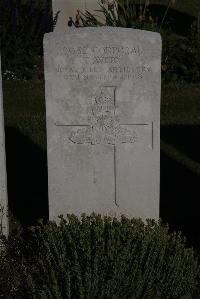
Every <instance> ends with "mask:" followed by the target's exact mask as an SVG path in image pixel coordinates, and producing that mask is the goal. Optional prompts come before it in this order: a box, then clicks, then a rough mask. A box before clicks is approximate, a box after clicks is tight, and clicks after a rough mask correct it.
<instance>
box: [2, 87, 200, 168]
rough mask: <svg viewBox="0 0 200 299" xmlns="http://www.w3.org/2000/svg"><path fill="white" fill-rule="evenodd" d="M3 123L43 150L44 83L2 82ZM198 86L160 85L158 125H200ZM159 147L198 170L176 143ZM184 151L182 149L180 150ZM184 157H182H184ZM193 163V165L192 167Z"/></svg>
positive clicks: (44, 146) (44, 121) (44, 141)
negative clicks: (159, 122)
mask: <svg viewBox="0 0 200 299" xmlns="http://www.w3.org/2000/svg"><path fill="white" fill-rule="evenodd" d="M3 89H4V110H5V125H6V126H7V127H14V128H16V129H18V130H19V131H20V132H21V133H22V134H23V135H25V136H27V137H29V138H30V139H31V141H32V142H33V143H34V144H36V145H38V146H39V147H40V148H41V149H43V150H46V119H45V100H44V99H45V95H44V82H34V81H24V82H20V81H4V84H3ZM199 98H200V85H199V84H190V85H187V84H170V85H163V87H162V100H161V127H163V126H175V125H176V126H177V125H179V126H199V125H200V114H199V111H200V101H199ZM161 149H162V150H163V151H164V152H166V153H169V155H170V156H171V157H172V158H174V159H178V157H181V158H180V161H181V162H182V163H183V161H184V165H188V167H189V169H191V168H193V169H194V171H195V172H198V171H199V169H200V165H199V164H198V165H196V163H197V162H194V161H193V157H190V158H187V155H184V154H181V153H180V150H178V149H177V144H176V146H173V145H169V144H168V142H166V141H163V142H162V143H161ZM183 150H184V149H183ZM184 157H185V158H184ZM195 165H196V167H195Z"/></svg>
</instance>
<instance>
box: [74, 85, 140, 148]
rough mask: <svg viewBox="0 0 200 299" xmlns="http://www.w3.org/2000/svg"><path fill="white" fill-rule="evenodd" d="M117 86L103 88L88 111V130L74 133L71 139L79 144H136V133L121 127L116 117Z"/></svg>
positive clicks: (83, 129)
mask: <svg viewBox="0 0 200 299" xmlns="http://www.w3.org/2000/svg"><path fill="white" fill-rule="evenodd" d="M115 90H116V87H115V86H105V87H102V88H101V90H100V93H99V94H98V95H97V96H96V97H95V98H94V100H93V103H92V105H91V106H90V107H89V109H88V112H89V113H88V114H89V115H88V122H89V125H88V126H87V127H86V128H80V129H78V130H77V131H76V132H72V133H71V135H70V137H69V139H70V141H72V142H73V143H77V144H84V143H90V144H112V145H115V144H117V143H134V142H135V140H136V134H135V132H132V131H131V130H129V129H127V128H124V127H123V126H121V125H120V123H119V121H118V119H117V117H116V115H115V109H116V107H115Z"/></svg>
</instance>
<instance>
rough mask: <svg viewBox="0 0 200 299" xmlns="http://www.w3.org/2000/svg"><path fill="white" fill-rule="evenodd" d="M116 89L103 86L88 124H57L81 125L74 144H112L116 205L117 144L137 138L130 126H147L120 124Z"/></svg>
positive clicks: (115, 87) (91, 109) (131, 141)
mask: <svg viewBox="0 0 200 299" xmlns="http://www.w3.org/2000/svg"><path fill="white" fill-rule="evenodd" d="M116 89H117V86H102V87H100V92H99V93H98V94H97V95H96V96H95V98H94V100H93V101H92V103H91V105H90V106H89V108H88V124H82V125H81V124H80V125H64V124H56V126H68V127H74V126H75V127H79V128H78V129H77V130H76V131H72V132H71V134H70V136H69V140H70V141H71V142H72V143H74V144H91V145H95V144H110V145H112V146H113V153H114V188H115V191H114V192H115V193H114V194H115V199H114V202H115V205H116V206H117V207H119V204H118V202H117V167H116V145H117V144H119V143H134V142H135V141H136V140H137V137H136V134H135V132H133V131H132V130H130V128H129V127H130V126H146V125H149V124H147V123H144V124H130V123H125V124H120V122H119V121H118V119H117V116H116ZM152 148H153V123H152Z"/></svg>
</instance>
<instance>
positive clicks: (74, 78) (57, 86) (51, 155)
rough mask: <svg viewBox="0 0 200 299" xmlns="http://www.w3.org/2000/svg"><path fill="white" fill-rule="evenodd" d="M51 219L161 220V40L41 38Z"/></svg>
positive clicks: (131, 33) (117, 33) (91, 35)
mask: <svg viewBox="0 0 200 299" xmlns="http://www.w3.org/2000/svg"><path fill="white" fill-rule="evenodd" d="M44 52H45V79H46V82H45V83H46V113H47V144H48V175H49V209H50V219H56V217H57V216H58V215H60V214H64V215H66V214H67V213H74V214H77V215H80V214H81V213H86V214H90V213H92V212H95V213H101V214H105V215H111V216H119V215H121V214H124V215H126V216H128V217H133V216H134V217H141V218H143V219H146V218H155V219H157V218H158V217H159V178H160V89H161V73H160V67H161V38H160V35H159V34H158V33H153V32H148V31H142V30H134V29H125V28H111V27H101V28H79V29H68V31H67V32H66V33H59V34H56V33H55V32H54V33H50V34H47V35H46V36H45V41H44Z"/></svg>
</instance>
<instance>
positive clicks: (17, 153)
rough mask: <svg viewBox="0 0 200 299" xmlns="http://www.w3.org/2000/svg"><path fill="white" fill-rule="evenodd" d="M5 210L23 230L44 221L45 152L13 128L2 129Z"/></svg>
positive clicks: (46, 207)
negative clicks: (6, 199)
mask: <svg viewBox="0 0 200 299" xmlns="http://www.w3.org/2000/svg"><path fill="white" fill-rule="evenodd" d="M5 137H6V160H7V181H8V201H9V210H10V212H11V214H12V215H13V216H14V218H16V219H17V220H18V221H19V222H20V223H21V225H22V226H23V227H27V226H30V225H33V224H35V223H36V221H37V220H38V219H40V218H43V219H44V220H47V219H48V188H47V184H48V183H47V158H46V153H45V152H44V151H42V150H41V149H40V148H39V147H38V146H37V145H35V144H34V143H33V142H32V141H31V140H30V139H29V138H28V137H26V136H23V135H22V134H21V133H20V132H19V131H18V130H17V129H15V128H11V127H6V129H5Z"/></svg>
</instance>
